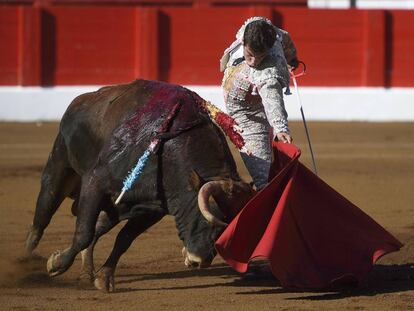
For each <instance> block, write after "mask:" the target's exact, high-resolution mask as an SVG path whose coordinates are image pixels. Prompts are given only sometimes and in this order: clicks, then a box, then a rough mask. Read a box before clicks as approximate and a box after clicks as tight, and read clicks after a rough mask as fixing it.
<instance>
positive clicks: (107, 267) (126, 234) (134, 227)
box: [95, 207, 166, 292]
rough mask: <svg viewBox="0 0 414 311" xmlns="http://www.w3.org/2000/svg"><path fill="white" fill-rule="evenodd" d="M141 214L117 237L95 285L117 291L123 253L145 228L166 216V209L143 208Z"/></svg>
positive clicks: (128, 223) (106, 290)
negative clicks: (120, 260) (117, 276)
mask: <svg viewBox="0 0 414 311" xmlns="http://www.w3.org/2000/svg"><path fill="white" fill-rule="evenodd" d="M138 212H139V216H135V217H134V218H132V219H129V220H128V222H127V223H126V224H125V226H124V227H123V228H122V229H121V231H119V233H118V236H117V237H116V241H115V245H114V248H113V249H112V252H111V254H110V255H109V257H108V259H107V260H106V262H105V264H104V265H103V266H102V268H101V269H100V270H99V272H98V273H97V275H96V278H95V287H96V288H97V289H100V290H102V291H105V292H110V291H115V279H114V274H115V268H116V265H117V264H118V261H119V259H120V258H121V256H122V254H124V253H125V252H126V251H127V250H128V248H129V247H130V245H131V243H132V242H133V241H134V240H135V239H136V238H137V237H138V236H139V235H140V234H141V233H142V232H144V231H145V230H147V229H148V228H149V227H151V226H152V225H154V224H155V223H157V222H158V221H160V220H161V218H163V217H164V216H165V214H166V213H165V210H163V209H162V208H160V207H154V208H146V207H144V208H142V209H140V210H139V211H138Z"/></svg>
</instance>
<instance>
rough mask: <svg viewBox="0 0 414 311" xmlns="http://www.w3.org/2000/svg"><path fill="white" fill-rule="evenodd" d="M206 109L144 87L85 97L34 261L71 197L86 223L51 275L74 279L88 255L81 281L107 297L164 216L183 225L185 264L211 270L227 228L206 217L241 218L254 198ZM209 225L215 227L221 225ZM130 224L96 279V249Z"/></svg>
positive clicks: (43, 211)
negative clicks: (124, 263) (157, 141)
mask: <svg viewBox="0 0 414 311" xmlns="http://www.w3.org/2000/svg"><path fill="white" fill-rule="evenodd" d="M202 102H203V100H202V99H201V98H200V97H199V96H198V95H197V94H195V93H193V92H191V91H189V90H187V89H185V88H183V87H180V86H176V85H170V84H166V83H161V82H154V81H144V80H137V81H134V82H132V83H130V84H125V85H118V86H110V87H105V88H102V89H100V90H98V91H96V92H92V93H87V94H83V95H81V96H79V97H77V98H76V99H75V100H74V101H73V102H72V103H71V105H70V106H69V108H68V109H67V111H66V112H65V114H64V116H63V118H62V121H61V124H60V129H59V133H58V135H57V137H56V140H55V143H54V145H53V149H52V151H51V153H50V155H49V159H48V162H47V165H46V167H45V169H44V171H43V174H42V179H41V189H40V193H39V196H38V200H37V204H36V211H35V215H34V219H33V224H32V227H31V228H30V230H29V234H28V238H27V241H26V251H27V252H28V254H31V253H32V251H33V250H34V249H35V248H36V247H37V245H38V243H39V241H40V239H41V237H42V235H43V232H44V230H45V228H46V227H47V226H48V224H49V222H50V220H51V218H52V216H53V214H54V213H55V212H56V210H57V209H58V207H59V206H60V204H61V203H62V201H63V200H64V198H66V197H70V198H72V199H73V200H74V201H73V205H72V212H73V213H74V214H75V215H76V216H77V220H76V228H75V233H74V236H73V241H72V245H71V246H70V247H68V248H67V249H65V250H64V251H57V252H55V253H53V254H52V255H51V256H50V258H49V260H48V264H47V269H48V272H49V274H50V275H52V276H55V275H58V274H61V273H63V272H65V271H66V270H67V269H68V268H69V267H70V266H71V265H72V263H73V261H74V259H75V257H76V255H77V254H78V253H79V252H81V251H82V272H81V276H82V275H83V276H84V277H85V278H88V279H90V280H93V279H95V286H97V287H98V288H100V289H103V290H113V289H114V272H115V268H116V265H117V263H118V261H119V258H120V257H121V255H122V254H123V253H124V252H125V251H126V250H127V249H128V247H129V246H130V244H131V243H132V241H133V240H134V239H135V238H136V237H137V236H138V235H139V234H141V233H142V232H143V231H145V230H146V229H148V228H149V227H150V226H152V225H153V224H155V223H157V222H158V221H159V220H160V219H161V218H162V217H163V216H165V215H172V216H174V217H175V221H176V226H177V230H178V235H179V238H180V239H181V240H182V241H183V244H184V248H183V255H184V257H185V264H186V265H187V266H200V267H204V266H208V265H209V264H210V263H211V261H212V259H213V258H214V256H215V254H216V252H215V250H214V240H215V239H216V238H217V236H218V235H219V234H220V231H221V230H222V228H220V227H218V226H214V225H212V224H211V223H209V222H208V221H206V219H205V218H204V217H203V215H202V212H203V209H204V211H205V210H206V209H207V211H210V210H211V211H215V213H216V215H217V213H219V214H220V212H219V210H222V211H223V210H227V209H229V210H235V209H237V205H238V206H242V205H243V204H244V203H245V202H246V200H247V199H248V198H249V197H251V195H252V193H253V192H252V189H251V187H250V186H249V185H247V184H246V183H244V182H242V181H241V180H240V178H239V175H238V173H237V170H236V165H235V162H234V160H233V158H232V155H231V153H230V150H229V148H228V145H227V142H226V139H225V137H224V136H223V134H222V132H221V131H220V129H219V128H218V127H217V126H216V125H215V124H214V123H213V122H212V121H211V120H210V118H209V116H208V114H207V113H206V112H205V111H203V109H201V108H200V104H201V103H202ZM177 103H180V110H179V112H178V113H177V115H176V116H175V118H174V119H173V121H172V122H171V126H170V128H169V130H168V131H167V132H166V133H157V129H158V128H159V127H160V125H161V124H162V123H163V121H164V119H165V118H166V117H167V116H168V114H169V111H170V110H171V109H172V108H173V107H174V106H175V105H176V104H177ZM155 137H159V138H161V139H163V143H162V144H161V146H160V148H159V149H158V150H157V152H156V153H155V154H154V155H153V156H152V157H151V158H150V159H149V161H148V163H147V165H146V167H145V169H144V171H143V173H142V175H141V177H140V178H139V179H138V180H137V182H136V184H134V186H133V188H132V189H131V190H130V191H129V192H127V194H126V195H125V196H124V198H123V200H122V201H121V203H120V204H119V205H115V204H114V201H115V199H116V197H117V195H118V194H119V192H120V189H121V188H122V182H123V179H124V177H125V176H126V175H127V173H128V171H129V170H130V169H131V168H132V167H133V166H134V165H135V163H136V161H137V159H138V158H139V157H140V156H141V155H142V154H143V153H144V151H145V150H146V148H147V147H148V145H149V143H150V142H151V140H152V139H154V138H155ZM210 196H212V197H213V198H214V201H212V200H209V198H210ZM209 202H210V203H211V204H210V205H211V208H210V207H209V206H210V205H209ZM215 202H216V203H215ZM201 205H202V206H201ZM217 205H218V206H217ZM198 206H199V207H200V209H201V211H200V209H199V208H198ZM217 207H219V208H217ZM207 214H208V213H207ZM224 214H226V212H224ZM212 215H213V212H211V213H210V215H207V216H212ZM221 216H223V215H221ZM224 216H225V215H224ZM207 218H208V219H209V220H210V222H211V221H212V220H214V221H216V220H217V219H218V218H215V217H214V216H213V217H212V218H211V217H210V218H209V217H207ZM122 220H127V222H126V224H125V226H124V227H123V228H122V229H121V231H120V232H119V234H118V236H117V238H116V241H115V245H114V247H113V250H112V252H111V254H110V255H109V257H108V259H107V260H106V262H105V263H104V265H103V267H102V268H101V269H100V272H99V273H98V275H94V267H93V257H92V254H93V248H94V245H95V244H96V242H97V240H98V238H99V237H100V236H102V235H103V234H105V233H106V232H108V231H109V230H110V229H112V228H113V227H114V226H115V225H116V224H118V223H119V222H120V221H122ZM214 221H213V222H214ZM216 223H220V221H218V222H216Z"/></svg>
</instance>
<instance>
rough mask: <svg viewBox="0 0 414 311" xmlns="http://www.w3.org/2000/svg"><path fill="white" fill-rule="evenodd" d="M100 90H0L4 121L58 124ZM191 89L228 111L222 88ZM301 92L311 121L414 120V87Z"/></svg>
mask: <svg viewBox="0 0 414 311" xmlns="http://www.w3.org/2000/svg"><path fill="white" fill-rule="evenodd" d="M98 88H99V86H82V87H63V86H61V87H54V88H40V87H25V88H23V87H0V121H57V120H59V119H60V118H61V116H62V115H63V113H64V111H65V109H66V108H67V106H68V105H69V103H70V102H71V101H72V99H73V98H75V97H76V96H77V95H79V94H82V93H85V92H89V91H93V90H96V89H98ZM189 88H190V89H192V90H194V91H196V92H197V93H198V94H199V95H200V96H201V97H203V98H205V99H207V100H209V101H211V102H212V103H214V104H215V105H217V106H218V107H220V108H221V109H223V110H224V101H223V97H222V93H221V89H220V87H219V86H189ZM292 92H294V89H293V88H292ZM299 92H300V95H301V98H302V103H303V109H304V111H305V115H306V117H307V119H308V120H320V121H374V122H376V121H381V122H383V121H384V122H394V121H414V102H413V98H414V88H392V89H384V88H344V87H338V88H319V87H300V88H299ZM285 98H286V110H287V111H288V114H289V119H290V120H298V119H300V118H301V116H300V112H299V104H298V102H297V99H296V95H295V94H292V95H290V96H286V97H285Z"/></svg>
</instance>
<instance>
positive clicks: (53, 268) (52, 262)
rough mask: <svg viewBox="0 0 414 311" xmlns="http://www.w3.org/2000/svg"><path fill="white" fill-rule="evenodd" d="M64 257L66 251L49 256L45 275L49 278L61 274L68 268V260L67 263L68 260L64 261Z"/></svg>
mask: <svg viewBox="0 0 414 311" xmlns="http://www.w3.org/2000/svg"><path fill="white" fill-rule="evenodd" d="M65 255H66V251H63V252H61V251H56V252H54V253H53V254H52V255H50V257H49V259H48V261H47V264H46V269H47V273H49V275H50V276H57V275H59V274H62V273H63V272H65V271H66V270H67V269H68V268H69V267H70V264H71V261H70V260H69V263H67V261H68V260H66V257H65ZM65 263H66V264H65Z"/></svg>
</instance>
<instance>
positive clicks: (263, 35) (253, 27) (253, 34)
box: [243, 20, 276, 53]
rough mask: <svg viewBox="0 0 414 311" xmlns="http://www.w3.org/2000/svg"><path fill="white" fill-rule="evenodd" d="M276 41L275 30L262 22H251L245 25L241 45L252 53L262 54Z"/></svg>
mask: <svg viewBox="0 0 414 311" xmlns="http://www.w3.org/2000/svg"><path fill="white" fill-rule="evenodd" d="M275 41H276V29H275V27H273V25H270V24H268V23H267V22H266V21H264V20H257V21H253V22H251V23H249V24H247V25H246V29H245V30H244V35H243V44H244V45H248V46H249V47H250V48H251V49H252V50H253V51H254V52H256V53H262V52H265V51H267V50H268V49H270V48H271V47H272V46H273V44H274V43H275Z"/></svg>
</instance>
